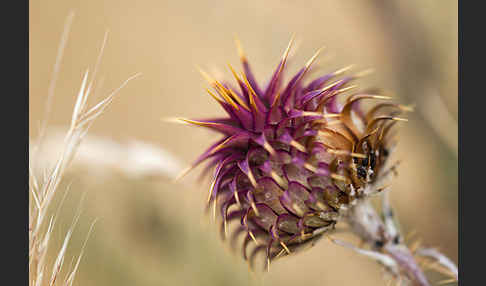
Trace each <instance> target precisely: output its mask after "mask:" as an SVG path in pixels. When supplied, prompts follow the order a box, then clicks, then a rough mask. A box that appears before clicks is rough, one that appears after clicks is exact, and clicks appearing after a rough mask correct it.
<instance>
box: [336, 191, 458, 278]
mask: <svg viewBox="0 0 486 286" xmlns="http://www.w3.org/2000/svg"><path fill="white" fill-rule="evenodd" d="M385 197H386V196H385ZM386 199H387V198H384V200H386ZM384 206H387V204H385V203H384ZM343 215H344V217H343V218H344V219H345V220H346V221H347V222H348V223H349V225H350V227H351V230H352V232H353V233H355V234H356V235H358V236H359V237H360V238H361V239H362V241H363V242H364V243H366V244H368V245H369V246H370V248H371V250H368V249H360V248H358V247H355V246H352V245H349V244H347V243H345V242H342V241H338V240H333V241H334V242H335V243H337V244H339V245H342V246H345V247H348V248H351V249H353V250H355V251H357V252H359V253H361V254H363V255H366V256H368V257H370V258H372V259H374V260H377V261H378V262H380V263H382V264H383V265H384V266H385V267H386V268H387V270H388V271H389V272H391V273H392V274H393V275H394V276H395V277H396V278H398V279H400V280H407V281H409V282H410V284H411V285H414V286H429V285H430V284H429V282H428V280H427V278H426V276H425V274H424V272H423V271H422V269H421V268H420V267H419V265H418V264H417V261H416V259H415V257H414V255H413V254H412V252H411V251H410V249H409V248H408V246H407V245H405V244H404V242H403V239H402V238H401V236H400V234H399V233H398V231H397V229H396V228H395V227H394V226H391V225H389V224H385V223H384V221H383V220H382V219H381V217H380V216H379V215H378V213H377V212H376V210H375V208H374V207H373V206H372V205H371V203H370V201H369V200H368V199H360V200H359V201H358V202H357V203H356V204H355V205H354V206H352V207H351V208H350V209H348V210H347V211H346V212H345V213H343ZM392 215H393V214H392V212H391V209H386V210H385V209H384V217H385V221H386V220H387V217H388V219H390V218H391V216H392ZM454 267H455V265H454Z"/></svg>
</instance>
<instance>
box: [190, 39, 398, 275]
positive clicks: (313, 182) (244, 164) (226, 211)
mask: <svg viewBox="0 0 486 286" xmlns="http://www.w3.org/2000/svg"><path fill="white" fill-rule="evenodd" d="M291 44H292V41H291V42H290V43H289V45H288V47H287V49H286V50H285V53H284V55H283V57H282V59H281V61H280V63H279V64H278V66H277V68H276V70H275V72H274V73H273V75H272V76H271V78H270V81H269V82H268V83H267V85H266V86H265V87H263V86H262V85H260V84H259V83H258V82H257V81H256V79H255V77H254V75H253V73H252V71H251V69H250V65H249V63H248V61H247V58H246V56H245V55H244V53H243V52H242V50H241V48H240V46H239V45H238V47H239V51H240V58H241V62H242V65H243V73H241V74H238V73H236V72H235V71H234V69H233V68H231V67H230V69H231V72H232V73H233V76H234V78H235V79H236V83H237V86H238V87H237V88H234V87H232V86H231V85H230V84H227V83H224V82H223V83H220V82H218V81H216V80H214V79H212V78H211V77H210V76H209V75H207V74H206V73H204V72H202V73H203V75H204V76H205V77H206V79H207V80H208V81H209V82H210V84H211V86H212V88H213V89H214V91H215V92H213V91H211V90H208V92H209V93H210V95H211V96H212V97H213V98H214V99H215V100H216V101H217V102H218V103H219V104H220V105H221V107H222V108H223V109H224V110H225V111H226V114H227V115H226V117H223V118H215V119H205V120H188V119H183V120H184V121H185V122H187V123H191V124H196V125H199V126H203V127H207V128H209V129H212V130H213V131H216V132H218V133H220V134H222V135H223V138H222V139H220V140H218V141H217V142H216V143H214V144H213V145H212V146H211V147H210V148H209V149H207V150H206V151H205V152H204V153H203V154H202V155H201V156H200V157H199V158H198V159H197V161H196V162H195V163H194V164H193V166H192V167H191V168H193V167H195V166H196V165H199V164H200V163H202V162H204V161H206V162H207V169H210V168H212V169H214V173H213V176H212V184H211V187H210V194H209V198H208V206H210V205H214V208H215V211H216V210H217V211H218V212H219V214H220V216H221V218H222V224H221V231H222V234H223V236H224V237H226V236H227V234H228V232H229V231H228V227H229V226H228V225H229V223H230V222H231V221H237V225H238V227H237V229H236V230H234V231H233V232H232V236H233V239H236V238H237V237H238V236H239V235H244V236H245V238H244V241H243V246H242V251H243V256H244V258H245V259H250V261H252V258H253V257H254V256H255V255H256V254H257V253H259V252H260V251H262V252H264V253H266V257H267V260H266V263H267V266H268V263H270V260H272V259H274V258H276V257H280V256H283V255H286V254H289V253H291V252H293V251H295V250H297V249H298V248H300V246H303V245H304V244H307V243H308V242H314V241H315V240H316V239H317V238H319V237H321V235H322V234H323V233H325V232H326V231H328V230H331V229H333V228H334V226H335V224H336V223H337V222H338V219H339V216H340V210H342V209H346V208H347V207H349V206H350V205H353V204H354V203H356V201H357V200H359V199H360V198H362V197H366V196H368V195H370V194H373V193H376V192H378V191H380V189H378V188H377V187H373V186H374V183H375V182H376V181H377V180H378V178H380V175H381V173H383V166H384V163H385V161H386V159H387V157H388V152H389V148H390V147H391V146H390V145H391V139H390V138H391V136H390V130H391V128H392V127H393V125H394V124H395V123H396V122H397V121H398V120H400V118H398V117H396V116H397V115H398V114H400V113H402V112H403V111H406V110H407V107H405V106H402V105H398V104H392V103H378V104H375V105H372V106H371V108H367V109H366V110H364V108H362V107H361V106H360V105H359V104H360V102H361V101H363V100H370V101H371V102H373V100H386V99H389V98H387V97H384V96H380V95H377V94H376V91H373V90H368V91H362V92H356V93H353V94H350V95H348V96H347V98H346V99H345V100H344V101H343V102H344V103H342V104H341V103H340V101H339V100H338V97H342V96H345V94H346V93H347V92H348V91H349V90H351V89H353V88H355V87H356V86H355V85H351V82H353V81H354V80H356V79H357V78H358V77H359V75H354V76H342V75H343V74H344V73H345V72H346V71H347V70H348V68H344V69H341V70H338V71H334V72H331V73H327V74H324V75H323V76H320V77H317V78H315V79H312V80H307V79H306V75H307V74H308V72H309V69H310V68H311V65H312V63H313V62H314V60H315V59H316V57H317V55H318V53H316V54H315V55H314V56H313V57H312V58H311V59H310V60H309V61H308V62H307V64H306V65H305V66H304V67H303V68H302V69H300V70H299V71H298V72H297V74H295V75H294V76H293V77H291V79H290V81H288V82H287V83H285V84H284V83H283V79H282V78H283V73H284V70H285V64H286V61H287V58H288V54H289V50H290V48H291ZM340 76H341V78H339V77H340ZM251 244H254V248H253V251H252V252H251V253H250V254H248V253H247V252H248V251H247V248H248V247H249V246H250V245H251Z"/></svg>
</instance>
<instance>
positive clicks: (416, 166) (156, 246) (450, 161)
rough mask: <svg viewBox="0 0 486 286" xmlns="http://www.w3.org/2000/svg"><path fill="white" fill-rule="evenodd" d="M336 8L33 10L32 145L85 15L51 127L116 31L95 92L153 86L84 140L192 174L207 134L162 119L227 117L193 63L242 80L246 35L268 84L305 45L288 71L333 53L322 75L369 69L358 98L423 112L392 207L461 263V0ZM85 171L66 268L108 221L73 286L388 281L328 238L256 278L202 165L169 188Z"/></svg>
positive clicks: (263, 4) (55, 4)
mask: <svg viewBox="0 0 486 286" xmlns="http://www.w3.org/2000/svg"><path fill="white" fill-rule="evenodd" d="M341 2H342V3H341ZM341 2H340V1H317V0H315V1H314V0H313V1H305V2H303V1H289V0H282V1H277V0H270V1H256V0H252V1H191V2H183V1H114V0H106V1H95V0H88V1H86V0H84V1H60V0H46V1H39V0H32V1H30V35H29V37H30V66H29V67H30V100H29V103H30V104H29V108H30V113H29V116H30V127H31V128H30V132H31V134H30V135H31V136H32V137H34V136H35V135H36V134H37V131H38V128H37V126H38V122H39V120H40V119H41V118H42V114H43V108H44V104H45V101H46V97H45V95H46V91H47V89H48V82H49V80H50V79H51V72H52V66H53V64H54V61H55V57H56V50H57V45H58V43H59V40H60V35H61V32H62V30H63V24H64V20H65V17H66V15H68V13H69V11H70V9H73V8H74V9H75V12H76V18H75V19H74V22H73V24H72V29H71V33H70V37H69V41H68V43H67V46H66V50H65V54H64V60H63V62H62V68H61V74H60V76H59V79H58V85H57V88H56V95H55V97H54V99H53V108H52V110H53V113H52V114H51V121H50V125H51V126H55V125H61V124H65V123H66V122H69V120H70V115H71V111H72V106H73V104H74V98H73V97H69V96H66V95H74V94H76V92H77V89H78V88H79V85H80V78H81V76H82V74H83V73H84V71H85V69H86V67H87V66H92V65H93V64H94V62H95V61H96V57H97V53H98V51H99V46H100V44H101V41H102V39H103V35H104V33H105V30H106V29H109V30H110V33H109V37H108V43H107V46H106V48H105V52H104V56H103V61H102V65H101V69H100V71H99V76H98V81H97V82H98V84H97V87H96V89H97V92H99V93H100V94H107V93H108V92H109V91H111V88H112V87H113V86H117V85H118V84H119V83H120V82H122V81H124V80H125V79H127V78H128V77H129V76H131V75H133V74H134V73H136V72H142V74H143V75H142V77H140V78H138V79H136V80H135V81H133V82H131V83H130V85H128V86H126V87H125V88H124V89H123V90H122V91H121V92H120V94H119V96H118V97H117V98H116V99H115V101H114V102H113V104H112V105H111V106H110V108H109V110H108V111H107V112H106V113H105V114H103V115H102V116H101V117H100V119H98V121H97V122H96V123H95V124H94V125H93V127H92V129H91V131H90V132H91V133H92V134H96V135H98V136H101V137H106V138H109V139H110V140H114V141H115V142H118V141H124V140H130V139H137V140H143V141H146V142H150V143H151V144H152V145H156V146H158V147H160V148H161V149H165V150H167V151H169V152H171V153H172V154H175V155H177V156H178V157H179V158H180V159H181V160H182V161H183V162H184V163H186V164H189V163H190V162H192V160H194V159H195V158H196V156H197V155H198V154H199V153H200V152H201V151H203V149H204V148H205V147H206V146H207V145H208V144H210V142H211V141H212V140H211V137H212V134H210V133H207V132H206V131H203V130H200V129H198V128H193V127H187V126H180V125H172V124H169V123H164V122H161V120H160V119H161V118H162V117H170V116H179V115H180V116H189V117H198V116H201V117H202V116H211V115H218V114H221V111H220V110H219V107H218V106H217V104H215V103H214V102H213V101H212V100H211V99H210V98H209V96H207V95H206V94H205V90H204V88H205V87H206V82H205V81H204V79H202V78H201V76H200V75H199V73H198V72H197V69H196V68H195V65H196V64H197V65H201V66H203V67H205V68H206V69H208V70H209V71H211V72H219V73H221V74H223V75H226V76H228V77H229V76H230V72H229V70H227V68H226V64H227V63H228V62H229V63H231V65H232V66H234V67H239V65H238V56H237V53H236V49H235V47H234V43H233V35H234V34H235V33H237V34H238V36H239V38H240V39H241V41H242V44H243V47H244V48H245V50H246V52H247V54H248V57H249V59H250V61H251V63H252V64H253V67H254V68H255V70H256V75H257V76H258V77H259V78H263V77H264V78H268V76H269V75H270V73H271V71H272V70H273V69H274V67H275V65H276V64H277V62H278V59H279V57H280V55H281V53H282V52H283V50H284V49H285V46H286V44H287V43H288V40H289V39H290V36H291V34H292V33H295V34H296V36H297V40H298V42H299V45H298V46H299V47H298V50H297V52H294V57H293V58H292V60H291V62H290V65H291V71H293V70H295V69H297V68H298V67H300V65H301V64H302V63H304V62H305V61H306V60H307V59H308V58H309V57H310V56H311V55H312V54H313V52H314V51H315V50H316V49H318V48H319V47H321V46H322V45H325V46H326V47H327V49H326V52H325V53H324V55H323V56H322V57H321V58H320V59H319V60H318V62H317V63H318V65H319V66H320V67H321V68H322V70H323V72H325V71H331V70H333V69H336V68H338V67H342V66H344V65H349V64H353V63H354V64H356V66H357V68H356V69H357V70H360V69H366V68H369V67H373V68H374V69H375V71H376V72H375V73H374V74H373V75H370V76H368V77H366V78H364V79H363V80H362V81H361V82H362V84H363V87H370V86H375V85H376V86H380V87H384V88H386V89H387V90H390V91H392V92H393V93H394V94H395V97H396V98H398V100H400V101H401V102H403V103H407V104H408V103H412V104H415V106H416V112H414V113H412V114H410V116H409V119H410V121H409V122H408V123H406V124H403V125H402V127H401V128H400V134H399V138H400V140H399V145H398V149H397V152H396V154H395V155H394V156H395V159H400V160H402V163H401V165H400V166H399V168H398V171H399V176H398V177H397V178H396V179H395V180H394V181H393V182H394V183H393V185H392V189H393V190H392V193H391V199H392V203H393V204H394V205H395V206H396V209H397V215H398V218H399V220H400V222H401V225H402V228H403V229H404V230H405V232H406V233H408V232H411V231H412V230H414V231H415V233H416V234H415V235H414V237H412V239H416V238H418V237H420V238H422V241H424V242H425V243H426V244H428V245H431V246H439V247H440V249H441V250H442V251H443V252H444V253H445V254H446V255H448V256H449V257H451V259H452V260H453V261H456V262H457V257H458V255H457V251H458V248H457V241H458V238H457V236H458V227H457V221H458V219H457V216H458V214H457V194H458V182H457V123H456V122H457V99H458V94H457V2H454V1H452V2H450V1H449V2H447V1H432V0H426V1H418V0H414V1H345V2H344V1H341ZM92 100H93V101H99V100H100V98H94V99H92ZM434 102H440V104H434ZM454 123H455V125H454ZM54 146H55V145H54V144H53V145H52V148H54ZM53 157H54V156H53ZM48 159H49V156H45V160H48ZM95 159H96V158H94V159H93V161H92V164H94V165H96V164H97V162H96V160H95ZM100 159H102V158H100ZM83 162H84V163H77V164H76V163H75V164H74V165H73V166H72V167H71V168H70V169H69V170H68V171H67V173H66V176H65V178H64V181H63V182H62V184H61V186H60V190H61V193H62V192H63V190H66V189H68V186H69V193H68V194H67V196H66V201H65V202H64V204H63V206H62V208H61V214H60V216H59V221H58V223H57V226H58V228H57V229H56V230H55V232H54V234H53V236H52V242H53V247H52V248H53V249H57V248H56V247H55V244H56V243H57V244H58V245H61V244H62V242H63V239H64V235H65V233H66V230H67V229H68V228H69V227H70V226H71V223H72V218H73V214H74V213H75V211H76V208H77V207H78V205H79V201H80V198H81V197H82V196H83V194H85V200H84V202H83V204H82V208H81V209H82V214H81V218H80V221H79V223H78V225H77V227H76V228H75V231H74V233H73V239H72V242H71V244H70V247H69V248H68V253H67V256H68V257H72V256H77V254H79V251H80V248H81V246H82V243H83V241H84V239H85V238H86V235H87V233H88V229H89V226H90V225H91V223H92V222H93V220H94V219H98V220H97V222H96V226H95V229H94V231H93V233H92V234H91V236H90V239H89V241H88V244H87V246H86V250H85V251H86V253H85V255H84V257H83V260H82V262H81V265H80V268H79V270H78V274H77V276H76V279H75V280H76V281H75V283H74V284H75V285H117V286H121V285H228V284H231V285H262V284H263V285H274V284H275V285H276V284H277V283H279V285H295V284H296V283H299V284H306V285H356V281H359V284H360V285H382V284H384V283H383V279H382V272H381V270H380V268H379V266H378V265H376V264H375V263H373V262H372V261H369V260H368V259H367V258H364V257H361V256H359V255H357V254H354V253H352V252H350V251H349V250H347V249H343V248H340V247H338V246H336V245H332V244H330V243H329V242H328V241H326V240H321V241H320V242H319V243H318V244H317V245H316V246H315V247H314V248H312V249H311V250H308V251H305V252H303V253H298V254H297V255H294V256H292V257H290V258H286V259H282V260H281V261H277V262H276V263H275V264H272V266H271V271H270V273H268V274H265V275H261V274H258V273H255V274H251V273H249V272H248V268H247V266H246V264H245V262H244V261H243V260H242V259H241V257H240V252H239V251H238V250H237V251H236V252H235V253H234V254H232V252H231V251H230V250H229V249H228V248H229V247H228V243H226V242H222V241H221V240H220V236H219V228H218V226H217V225H216V224H214V223H212V221H211V218H210V216H206V215H205V213H204V207H205V206H204V203H205V201H206V195H207V189H208V187H209V186H208V183H207V181H204V182H203V183H196V182H197V181H196V179H197V175H198V172H199V171H201V168H199V169H197V170H195V171H194V172H193V173H192V174H191V175H189V176H188V177H187V178H185V179H184V180H183V181H182V182H180V183H173V182H172V180H171V179H170V178H168V176H167V175H164V174H161V176H158V177H154V176H149V177H144V176H129V175H127V174H126V173H124V172H122V171H120V170H119V169H115V168H113V169H111V168H110V167H105V168H104V169H100V168H95V167H93V166H90V165H89V164H88V163H86V161H83ZM100 165H101V163H100ZM35 171H36V172H39V173H40V172H42V171H43V170H35ZM61 197H62V195H60V196H58V197H57V199H60V198H61ZM54 203H55V202H54ZM345 238H347V239H348V240H350V241H353V240H352V239H351V238H348V237H346V236H345ZM52 259H55V253H53V256H52ZM66 263H67V265H69V263H70V261H67V262H66ZM434 279H435V280H437V279H440V277H438V276H434Z"/></svg>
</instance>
